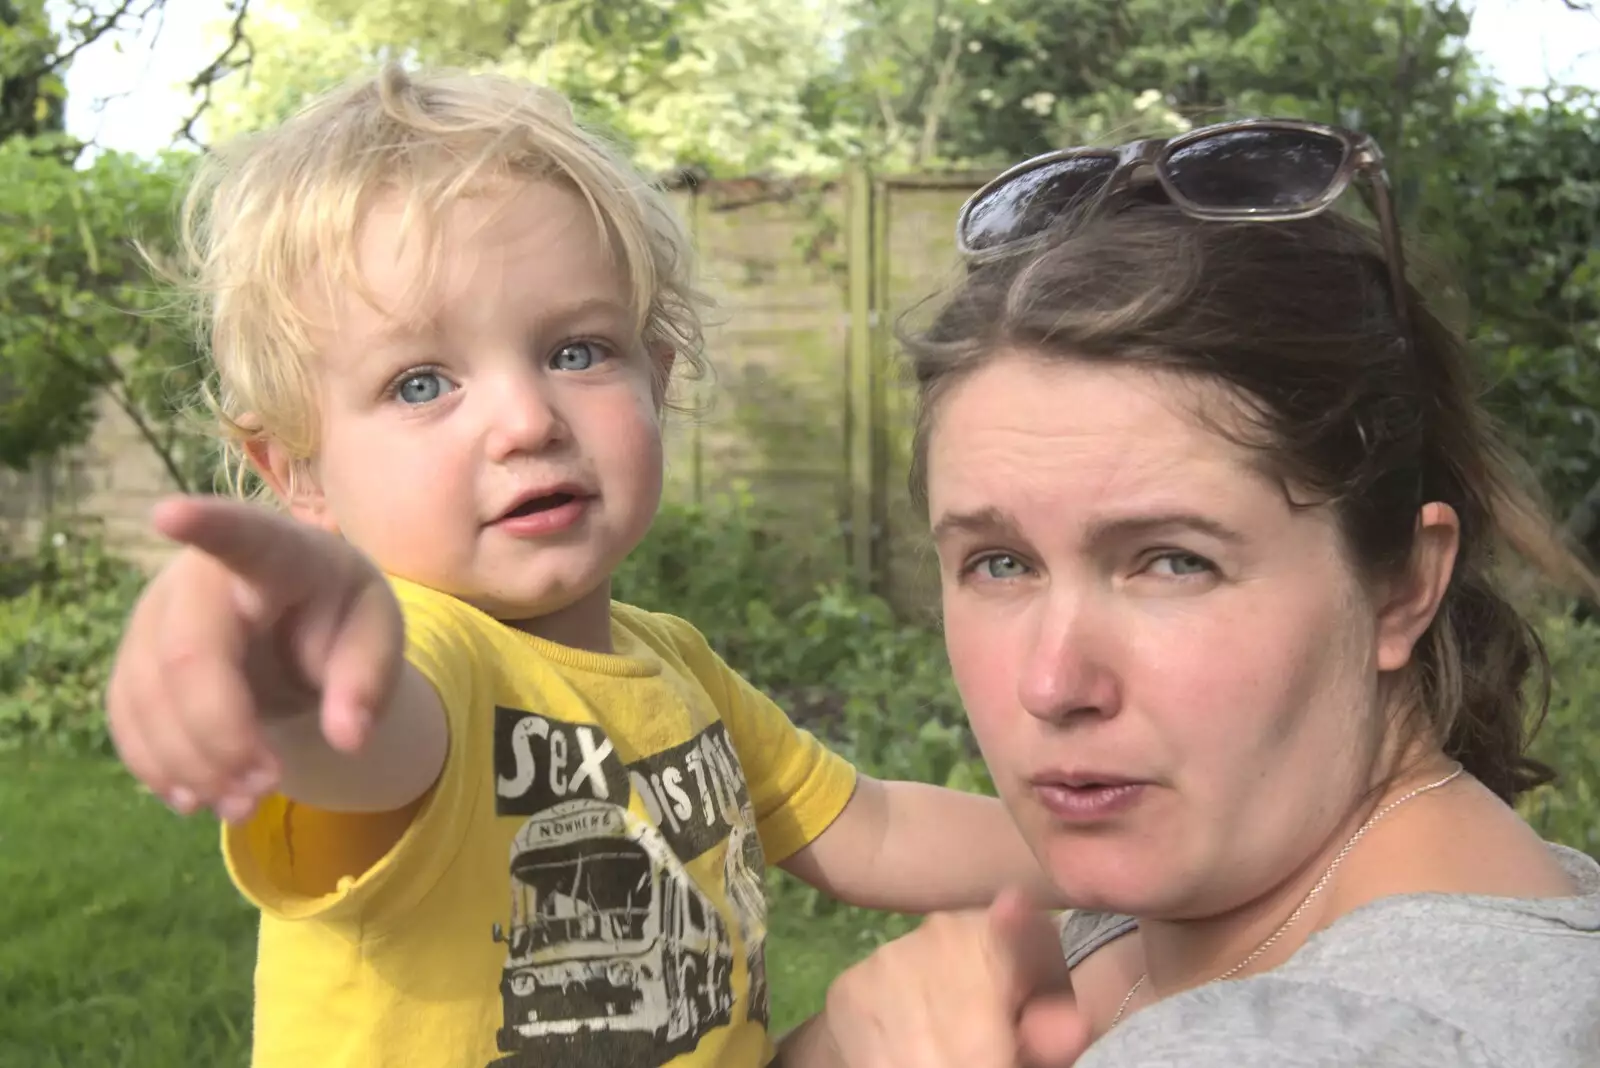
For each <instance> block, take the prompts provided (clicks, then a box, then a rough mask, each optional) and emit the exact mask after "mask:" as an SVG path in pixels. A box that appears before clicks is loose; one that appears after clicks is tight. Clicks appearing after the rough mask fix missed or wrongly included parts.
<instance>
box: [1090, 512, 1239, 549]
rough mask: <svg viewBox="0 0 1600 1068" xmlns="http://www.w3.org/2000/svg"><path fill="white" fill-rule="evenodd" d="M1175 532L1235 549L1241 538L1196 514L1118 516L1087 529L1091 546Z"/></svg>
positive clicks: (1207, 518) (1232, 531) (1156, 513)
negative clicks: (1224, 543)
mask: <svg viewBox="0 0 1600 1068" xmlns="http://www.w3.org/2000/svg"><path fill="white" fill-rule="evenodd" d="M1174 531H1193V532H1195V533H1199V534H1204V535H1206V536H1207V537H1210V538H1214V539H1216V540H1217V541H1221V542H1227V543H1228V544H1230V545H1237V544H1239V543H1240V542H1243V541H1244V540H1245V538H1244V535H1243V534H1241V533H1239V532H1238V531H1237V530H1235V529H1233V528H1232V527H1230V526H1228V525H1227V524H1226V523H1222V522H1220V521H1219V520H1217V519H1215V518H1213V517H1211V516H1208V515H1202V514H1200V513H1199V512H1186V511H1170V512H1155V513H1151V514H1148V515H1129V516H1118V517H1115V518H1111V519H1103V520H1097V521H1096V522H1094V523H1091V524H1090V526H1089V539H1090V541H1091V542H1110V541H1121V540H1126V539H1129V538H1137V537H1149V536H1152V535H1156V534H1162V533H1169V532H1174Z"/></svg>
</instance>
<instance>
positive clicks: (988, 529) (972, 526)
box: [933, 508, 1022, 541]
mask: <svg viewBox="0 0 1600 1068" xmlns="http://www.w3.org/2000/svg"><path fill="white" fill-rule="evenodd" d="M952 534H989V535H995V536H999V537H1002V538H1020V537H1021V536H1022V528H1021V526H1020V525H1019V524H1018V523H1017V521H1016V520H1015V519H1013V518H1012V516H1011V514H1010V513H1009V512H1004V511H1001V510H1000V509H998V508H977V509H974V510H973V511H970V512H946V513H944V514H943V515H941V516H940V517H939V521H938V522H936V523H934V524H933V540H934V541H943V540H944V539H946V538H948V537H950V536H951V535H952Z"/></svg>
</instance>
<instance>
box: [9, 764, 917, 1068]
mask: <svg viewBox="0 0 1600 1068" xmlns="http://www.w3.org/2000/svg"><path fill="white" fill-rule="evenodd" d="M0 888H3V895H4V896H3V897H0V1068H58V1066H68V1065H70V1066H73V1068H177V1066H180V1065H205V1066H206V1068H232V1066H236V1065H237V1066H243V1065H245V1064H246V1061H247V1057H246V1051H247V1050H248V1035H249V1009H250V971H251V968H252V966H253V964H254V956H255V917H254V913H253V912H252V911H251V909H250V908H249V907H248V906H247V905H245V904H244V902H243V901H242V900H241V899H240V898H239V897H238V895H237V894H235V893H234V891H233V888H232V887H231V886H230V885H229V884H228V882H227V878H226V876H225V874H224V873H223V870H222V864H221V860H220V858H219V856H218V854H217V832H216V825H215V823H214V822H212V821H211V820H209V819H203V818H193V819H188V820H184V819H179V818H178V817H176V816H174V815H172V814H171V813H170V812H168V811H167V810H166V809H165V808H164V807H162V805H161V804H160V803H159V802H157V801H155V800H153V799H151V798H150V797H147V796H145V795H143V794H141V793H140V792H139V791H138V790H137V789H136V788H135V787H134V786H133V784H132V782H131V780H130V779H129V778H128V777H127V775H126V774H125V773H124V772H123V771H122V769H121V768H120V767H118V766H117V765H116V764H115V763H113V762H111V761H108V760H105V759H96V758H91V757H68V756H60V755H56V754H49V755H46V754H41V753H26V752H24V753H4V754H0ZM806 900H808V898H807V897H806V896H805V895H803V894H802V892H801V891H799V890H798V889H796V888H795V887H794V886H793V885H790V884H786V883H782V882H780V883H779V884H778V888H777V892H776V894H775V898H774V901H773V909H772V911H773V915H772V929H771V934H770V941H769V943H768V948H767V960H768V968H769V969H770V975H771V979H770V981H771V984H772V997H773V1016H774V1026H775V1027H776V1028H777V1029H778V1030H782V1029H784V1028H787V1027H788V1026H790V1025H792V1024H793V1023H795V1022H796V1021H798V1020H799V1019H801V1018H803V1017H804V1016H805V1015H807V1014H809V1013H810V1012H812V1011H814V1010H815V1009H816V1008H817V1007H818V1006H820V1005H821V1003H822V995H823V991H824V990H825V989H826V988H827V983H828V981H829V980H830V979H831V978H832V977H833V976H834V975H836V974H838V973H839V972H840V971H841V970H842V969H844V968H845V967H847V966H848V965H849V964H850V963H852V962H853V961H855V960H857V959H859V958H860V957H862V956H864V955H865V954H866V953H867V952H868V951H869V950H870V949H871V948H872V947H873V946H874V945H876V944H877V942H878V941H879V940H880V938H881V937H882V932H883V931H884V930H886V929H889V928H893V929H895V930H903V929H905V928H904V923H905V921H904V920H902V919H899V918H888V917H881V916H876V915H873V914H870V913H862V912H857V911H855V910H849V909H834V910H830V911H827V912H823V913H821V914H815V915H813V914H810V913H809V912H808V910H807V909H806V908H805V907H804V902H805V901H806Z"/></svg>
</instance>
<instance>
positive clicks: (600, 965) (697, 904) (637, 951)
mask: <svg viewBox="0 0 1600 1068" xmlns="http://www.w3.org/2000/svg"><path fill="white" fill-rule="evenodd" d="M494 939H495V941H496V942H503V943H505V945H506V947H507V952H506V962H505V967H504V971H503V972H502V975H501V981H500V993H501V1000H502V1004H503V1006H504V1013H505V1016H504V1023H503V1026H502V1027H501V1028H500V1031H499V1033H498V1035H497V1044H498V1046H499V1048H500V1050H501V1052H503V1053H505V1054H507V1056H505V1057H502V1058H500V1059H499V1060H496V1061H495V1062H493V1065H492V1066H491V1068H512V1066H518V1065H527V1066H533V1065H550V1064H561V1065H570V1066H572V1068H581V1066H587V1065H594V1066H597V1068H598V1066H601V1065H604V1066H611V1065H624V1064H626V1065H639V1066H640V1068H653V1066H655V1065H659V1064H663V1063H665V1062H666V1061H668V1060H671V1059H672V1058H673V1057H676V1056H678V1055H679V1054H681V1053H685V1052H687V1051H689V1050H691V1049H693V1048H694V1047H695V1045H696V1044H697V1043H698V1042H699V1040H700V1037H701V1036H702V1035H704V1034H705V1033H706V1032H708V1031H710V1030H712V1029H714V1028H716V1027H720V1026H722V1025H723V1024H726V1023H728V1022H729V1021H730V1020H731V1018H732V1009H733V985H732V968H733V952H732V946H731V944H730V940H729V937H728V931H727V928H726V927H725V925H724V923H723V920H722V917H721V915H720V914H719V913H718V911H717V909H716V907H715V906H714V905H713V904H712V903H711V901H710V899H709V898H707V897H706V895H705V894H704V892H703V891H701V889H700V888H699V886H697V885H696V884H695V883H694V881H693V880H692V879H690V878H689V875H688V873H687V872H686V871H684V868H683V863H682V862H681V861H680V860H679V859H678V857H677V855H676V854H675V853H673V851H672V850H671V848H670V847H669V846H668V845H667V842H666V840H665V838H663V837H662V835H661V832H660V830H659V829H657V828H656V827H654V826H653V825H651V824H650V823H648V822H646V821H645V820H643V819H641V818H640V817H638V816H636V815H634V814H633V813H632V812H630V811H628V810H627V809H625V808H622V807H620V806H618V805H614V804H611V803H609V802H605V801H596V800H588V799H585V800H573V801H566V802H562V803H561V804H558V805H556V806H554V807H553V808H550V809H547V810H545V811H544V812H541V813H539V814H538V815H536V816H533V817H532V818H530V819H529V820H528V821H527V822H526V823H524V824H523V826H522V828H521V829H520V830H519V831H518V832H517V836H516V838H515V840H514V841H513V842H512V846H511V922H510V925H509V928H508V929H502V928H501V926H500V925H499V924H498V923H497V924H495V925H494Z"/></svg>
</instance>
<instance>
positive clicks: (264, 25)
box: [210, 0, 838, 174]
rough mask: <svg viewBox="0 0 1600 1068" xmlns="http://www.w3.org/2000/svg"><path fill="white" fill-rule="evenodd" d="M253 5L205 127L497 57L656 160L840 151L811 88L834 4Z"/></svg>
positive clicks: (717, 162) (299, 1)
mask: <svg viewBox="0 0 1600 1068" xmlns="http://www.w3.org/2000/svg"><path fill="white" fill-rule="evenodd" d="M259 6H260V11H259V12H256V13H253V14H252V20H253V27H252V30H251V35H252V38H253V39H254V41H255V44H256V53H255V55H256V58H255V60H254V62H253V63H252V66H251V70H250V77H249V78H248V79H242V78H235V79H230V80H229V81H227V82H224V83H223V84H222V85H221V86H219V92H218V109H217V112H216V114H215V115H214V116H212V121H211V123H210V129H211V132H212V134H213V135H216V136H230V135H232V134H234V133H237V132H240V131H242V130H249V129H254V128H256V127H258V126H260V125H262V124H264V123H269V122H273V121H276V120H278V119H281V118H283V117H285V116H286V115H288V114H289V113H290V112H292V111H293V110H294V109H295V108H297V107H298V106H299V105H300V104H301V103H303V102H304V101H305V100H306V99H307V98H308V97H309V96H311V95H312V94H314V93H317V92H319V91H321V90H324V89H326V88H328V87H329V86H331V85H333V84H336V83H338V82H340V81H342V80H344V79H345V78H348V77H350V76H352V75H355V74H357V73H361V72H365V71H368V70H370V69H371V68H372V67H373V66H374V65H375V64H376V63H377V62H379V61H381V60H383V59H386V58H389V57H394V56H404V57H407V58H409V59H414V60H416V61H419V62H422V63H427V64H447V65H452V66H462V67H467V68H471V69H484V68H493V69H498V70H501V71H505V72H508V73H511V74H518V75H523V76H526V77H529V78H531V79H534V80H537V81H540V82H543V83H545V84H548V85H551V86H554V87H555V88H557V89H559V90H561V91H562V92H563V93H565V94H566V95H567V96H568V97H570V98H571V99H572V100H573V101H574V102H575V103H576V104H577V105H578V107H579V109H580V110H581V112H582V114H583V117H584V118H585V120H586V121H588V122H589V123H591V124H594V125H596V126H599V127H603V128H605V129H606V130H608V131H611V132H612V133H614V134H615V135H617V136H618V137H619V138H620V139H622V140H624V141H626V142H628V143H630V144H632V145H633V146H634V149H635V155H636V157H637V159H638V161H639V163H640V164H641V165H642V166H644V167H647V168H651V169H654V170H660V171H667V170H672V169H674V168H678V167H690V166H698V167H703V168H706V169H707V170H710V171H712V172H714V173H726V174H739V173H746V172H756V171H765V172H771V173H782V174H789V173H796V172H814V171H818V170H823V169H826V168H827V167H828V166H829V165H830V164H831V163H832V162H833V161H834V160H836V159H837V158H838V154H837V153H836V152H834V151H832V150H831V148H830V145H831V143H832V140H833V139H834V137H835V134H834V132H833V131H830V130H825V129H822V128H819V127H818V126H817V125H816V124H814V123H813V122H811V121H810V120H809V117H808V112H807V107H806V103H805V101H804V99H803V96H804V89H805V87H806V86H807V85H809V84H810V83H811V82H812V81H813V80H814V79H816V78H818V77H820V76H821V75H822V74H823V73H824V72H826V71H827V70H829V69H830V68H831V66H832V65H833V60H832V58H831V57H830V55H829V51H828V38H829V22H828V19H829V13H830V11H831V10H832V9H833V8H834V6H835V4H834V0H818V2H811V3H792V2H790V0H693V2H688V3H661V2H658V0H623V2H608V3H605V4H594V3H578V2H575V0H561V2H557V3H528V2H526V0H435V2H431V3H426V4H418V3H415V2H412V0H360V2H357V0H276V2H275V3H271V4H261V5H259Z"/></svg>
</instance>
